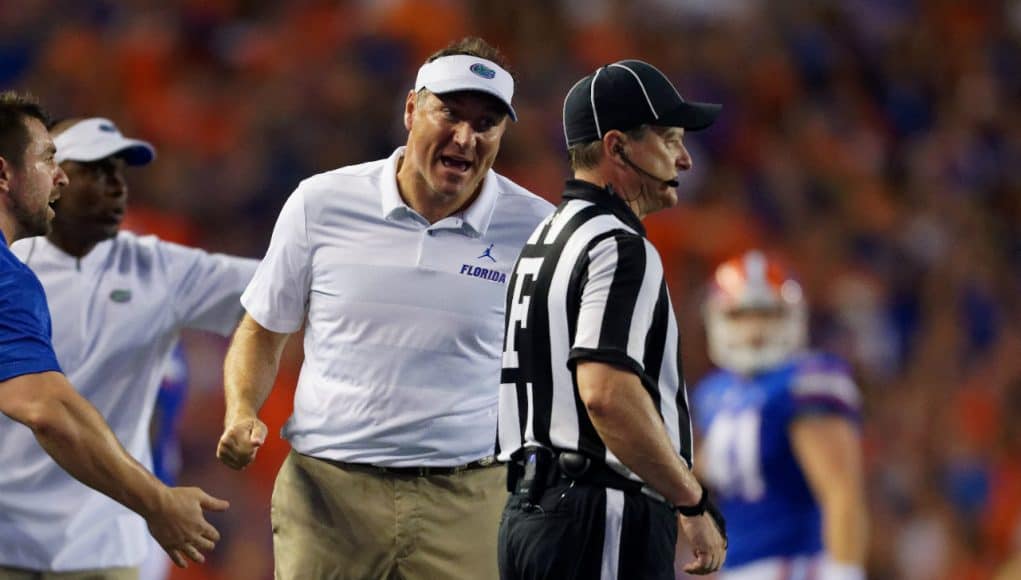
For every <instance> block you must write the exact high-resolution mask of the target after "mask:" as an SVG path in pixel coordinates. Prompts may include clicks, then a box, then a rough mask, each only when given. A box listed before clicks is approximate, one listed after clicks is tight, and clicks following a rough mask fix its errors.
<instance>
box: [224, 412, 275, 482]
mask: <svg viewBox="0 0 1021 580" xmlns="http://www.w3.org/2000/svg"><path fill="white" fill-rule="evenodd" d="M266 431H267V430H266V424H265V423H263V422H262V421H260V420H259V419H258V417H245V418H241V419H237V420H234V421H232V422H231V423H229V424H228V425H227V426H226V427H225V428H224V430H223V435H221V436H220V444H219V445H217V446H216V457H217V459H219V460H220V462H221V463H223V464H224V465H226V466H227V467H230V468H231V469H244V468H245V467H247V466H248V464H249V463H251V462H252V461H254V460H255V454H256V453H258V452H259V447H261V446H262V444H263V443H265V441H266Z"/></svg>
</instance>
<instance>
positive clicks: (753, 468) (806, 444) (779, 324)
mask: <svg viewBox="0 0 1021 580" xmlns="http://www.w3.org/2000/svg"><path fill="white" fill-rule="evenodd" d="M704 315H705V323H706V330H707V332H708V346H709V355H710V358H711V359H712V361H713V362H714V363H715V364H716V365H717V366H718V367H719V370H718V371H716V372H715V373H713V374H711V375H710V376H708V377H707V378H706V379H704V380H703V381H702V382H701V383H700V384H699V385H698V387H697V388H696V389H695V407H694V409H695V413H694V414H695V418H696V419H697V421H698V425H699V428H700V430H701V431H702V433H703V435H704V439H703V444H702V448H701V449H700V453H699V464H698V467H699V473H700V474H701V475H702V477H703V479H704V480H705V481H706V482H707V483H708V484H709V485H710V486H711V487H712V488H713V489H714V490H715V491H716V497H717V498H718V500H719V506H720V508H721V509H722V511H723V513H724V516H725V517H726V519H727V522H728V526H727V527H728V530H729V532H730V545H729V550H728V557H727V563H726V565H725V567H724V569H723V573H722V577H723V578H724V579H725V580H752V579H769V580H778V579H787V578H818V579H822V580H838V579H839V580H863V579H864V577H865V574H864V559H865V550H866V505H865V497H864V490H863V487H864V485H863V473H862V450H861V437H860V432H859V431H860V429H859V427H860V423H861V398H860V396H859V394H858V390H857V388H856V386H855V384H854V381H853V380H852V379H851V376H850V374H849V371H848V368H847V365H846V364H845V363H844V362H842V361H841V360H839V359H838V358H836V357H834V356H832V355H827V354H822V353H817V352H812V351H809V350H806V342H807V330H808V311H807V306H806V303H805V299H804V296H803V294H802V290H801V286H800V285H799V284H798V282H797V281H796V280H795V279H794V278H793V277H792V276H791V274H790V273H789V272H788V271H787V270H786V269H785V268H784V267H783V266H782V265H781V264H780V263H779V262H778V261H777V260H776V259H773V258H771V257H767V256H766V255H765V254H764V253H762V252H760V251H751V252H748V253H746V254H744V255H742V256H740V257H737V258H734V259H732V260H729V261H727V262H725V263H724V264H722V265H721V266H720V267H719V268H718V269H717V270H716V271H715V274H714V276H713V279H712V281H711V283H710V285H709V293H708V297H707V299H706V303H705V307H704Z"/></svg>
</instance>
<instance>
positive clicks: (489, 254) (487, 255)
mask: <svg viewBox="0 0 1021 580" xmlns="http://www.w3.org/2000/svg"><path fill="white" fill-rule="evenodd" d="M494 245H495V244H489V247H488V248H486V251H485V252H482V255H481V256H479V257H478V258H475V259H476V260H481V259H482V258H489V259H490V260H492V261H494V262H495V261H496V258H494V257H493V254H492V251H493V246H494Z"/></svg>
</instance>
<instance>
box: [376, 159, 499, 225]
mask: <svg viewBox="0 0 1021 580" xmlns="http://www.w3.org/2000/svg"><path fill="white" fill-rule="evenodd" d="M404 150H405V147H398V148H397V149H396V150H395V151H394V152H393V154H392V155H390V157H389V158H388V159H387V160H386V163H385V164H384V166H383V176H384V177H383V180H382V183H381V184H380V189H381V195H380V198H381V200H380V201H381V203H382V210H383V218H384V219H393V218H396V217H399V216H401V215H410V214H413V213H414V212H415V210H413V209H411V208H410V207H409V206H408V204H406V203H405V202H404V199H403V198H402V197H401V194H400V191H399V190H398V189H397V166H398V163H399V162H400V160H401V158H402V157H403V156H404ZM498 197H500V188H499V186H498V184H497V175H496V172H495V171H493V170H492V169H490V170H489V171H488V172H487V173H486V176H485V177H484V178H483V180H482V191H480V192H479V196H478V197H476V198H475V201H473V202H472V203H471V205H469V206H468V207H467V208H465V209H464V210H463V211H461V212H459V213H458V214H455V215H454V216H451V217H456V218H458V219H457V220H456V221H457V222H458V223H460V224H463V227H464V228H465V229H467V230H469V231H470V232H471V233H472V234H473V236H474V237H481V236H484V235H485V234H486V231H487V230H489V224H490V222H492V220H493V211H494V210H495V209H496V200H497V198H498ZM416 215H417V214H416ZM442 221H443V220H441V222H442Z"/></svg>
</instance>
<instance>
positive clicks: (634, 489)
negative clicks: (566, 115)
mask: <svg viewBox="0 0 1021 580" xmlns="http://www.w3.org/2000/svg"><path fill="white" fill-rule="evenodd" d="M529 465H531V466H532V467H531V468H529ZM558 483H579V484H587V485H594V486H598V487H608V488H610V489H618V490H621V491H624V492H627V493H644V494H645V495H647V496H649V497H651V498H652V499H655V500H657V501H661V502H665V501H666V500H665V499H664V498H663V496H662V495H660V494H659V493H657V492H656V491H655V490H653V489H652V488H651V487H649V486H647V485H645V484H643V483H642V482H640V481H635V480H633V479H630V478H628V477H625V476H623V475H621V474H620V473H617V472H616V471H614V469H613V468H611V467H610V466H609V465H607V464H606V463H604V462H602V461H599V460H596V459H592V458H590V457H588V456H586V455H583V454H581V453H577V452H574V451H558V452H553V451H550V450H548V449H545V448H543V447H526V448H525V449H524V450H523V454H522V457H521V458H520V459H518V460H517V461H513V462H511V463H510V468H509V469H508V472H507V490H508V491H509V492H511V493H518V494H525V495H528V496H529V497H530V498H531V499H532V500H533V501H534V500H537V499H538V496H539V495H541V493H542V490H543V489H545V488H547V487H550V486H552V485H556V484H558Z"/></svg>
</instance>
